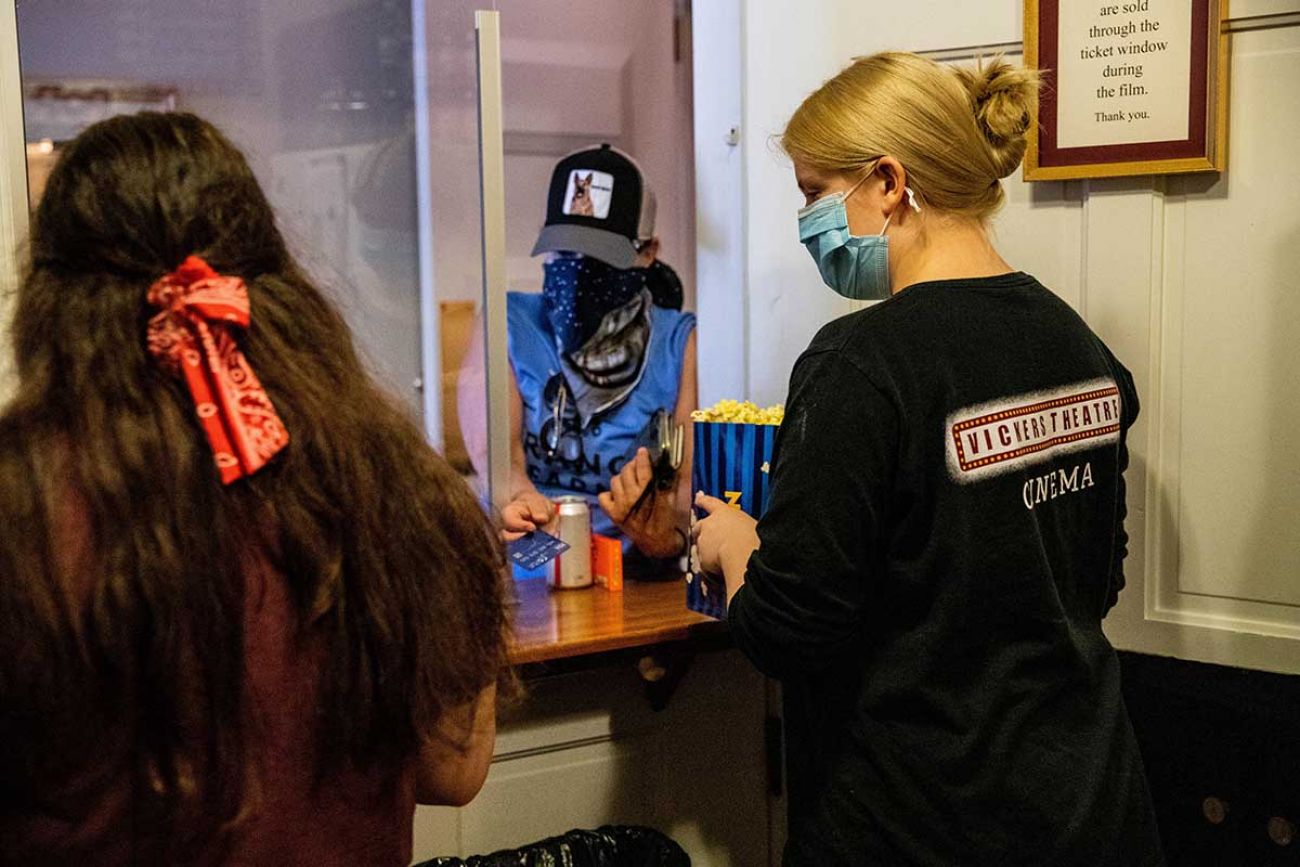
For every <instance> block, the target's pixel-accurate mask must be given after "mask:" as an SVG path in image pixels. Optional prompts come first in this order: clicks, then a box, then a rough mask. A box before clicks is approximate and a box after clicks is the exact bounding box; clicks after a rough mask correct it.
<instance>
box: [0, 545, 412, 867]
mask: <svg viewBox="0 0 1300 867" xmlns="http://www.w3.org/2000/svg"><path fill="white" fill-rule="evenodd" d="M246 576H247V577H246V579H245V580H246V588H245V589H246V592H245V608H244V642H245V647H244V652H245V673H246V678H247V680H246V692H245V707H246V708H247V711H246V712H247V713H248V714H249V717H248V719H249V724H248V725H246V726H245V738H246V739H247V741H246V742H247V745H248V747H249V749H250V752H251V753H252V754H254V755H256V756H258V757H259V761H258V762H256V763H254V767H255V768H256V769H257V770H256V771H255V773H257V774H258V776H259V779H258V782H259V784H260V786H259V788H260V797H259V798H257V799H256V800H254V801H253V802H252V803H251V804H249V809H250V812H249V814H248V815H247V816H246V818H245V819H244V820H243V821H242V822H241V823H240V824H239V825H238V827H237V828H236V830H235V831H234V832H233V834H232V836H231V838H230V840H229V841H227V842H228V845H227V847H226V848H224V849H220V848H218V847H216V846H215V845H214V846H213V847H212V848H211V850H210V851H209V852H207V853H205V855H204V856H202V857H200V858H199V859H198V861H199V863H203V864H229V865H241V867H255V865H256V867H260V865H268V867H270V865H276V867H282V865H288V864H310V865H312V867H333V865H339V867H344V865H346V867H356V865H367V867H371V865H375V867H383V865H394V867H396V865H403V867H404V865H407V864H409V863H410V860H411V833H412V820H413V816H414V812H415V774H414V764H413V763H408V764H407V765H406V767H405V768H404V769H403V770H402V771H401V772H400V773H398V774H396V775H394V774H386V775H380V774H362V773H357V772H343V773H339V774H335V775H333V776H330V777H327V778H325V779H324V780H321V781H320V782H319V783H317V782H316V780H315V767H316V736H315V726H314V718H315V708H316V699H317V691H318V690H317V682H318V675H317V672H318V666H319V661H320V659H321V654H322V650H323V644H322V642H321V641H320V640H319V638H318V637H313V636H312V634H311V632H310V627H308V634H307V635H305V636H303V637H302V640H301V641H300V640H299V637H298V636H297V635H296V634H295V633H296V632H297V630H296V629H295V623H296V616H295V613H294V611H293V608H292V605H291V602H290V599H289V595H288V592H287V587H286V582H285V580H284V578H283V576H281V575H279V574H277V573H276V572H275V571H274V570H273V569H271V568H270V567H268V566H266V565H265V564H264V563H263V562H261V561H258V562H255V563H254V564H252V565H251V567H250V568H248V569H246ZM105 740H106V745H105V748H104V750H103V753H102V755H103V756H105V765H106V767H102V768H93V769H92V768H88V769H87V773H86V775H85V779H84V780H81V781H79V783H78V785H77V787H76V788H77V789H78V790H79V791H78V792H77V794H76V795H75V796H73V795H68V796H67V797H66V798H65V799H62V800H60V801H59V802H58V803H55V804H49V803H45V804H34V803H26V804H24V803H21V802H20V803H18V804H16V805H15V804H13V803H10V804H6V805H4V807H3V810H0V864H6V865H7V864H14V865H17V864H22V865H62V864H67V865H72V864H76V865H128V864H132V865H134V864H142V863H155V862H156V858H154V857H151V856H150V855H149V854H148V853H149V852H151V851H153V852H156V848H155V847H157V846H158V844H159V840H158V836H157V829H148V828H144V827H140V825H139V824H138V822H137V821H133V819H134V817H133V797H132V791H131V786H132V782H131V775H130V771H129V763H127V762H126V761H124V757H125V756H124V754H125V750H122V749H114V745H113V744H112V743H111V741H112V740H113V739H112V738H106V739H105ZM118 743H120V744H129V743H130V738H129V736H128V735H127V734H125V733H124V734H123V736H122V737H121V738H120V739H119V741H118ZM109 757H116V758H109ZM114 768H119V769H120V772H115V771H114ZM96 778H98V780H97V779H96ZM67 788H69V789H70V788H71V787H67ZM69 817H72V818H69ZM151 830H152V831H153V833H151Z"/></svg>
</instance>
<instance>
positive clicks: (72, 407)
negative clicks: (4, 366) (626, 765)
mask: <svg viewBox="0 0 1300 867" xmlns="http://www.w3.org/2000/svg"><path fill="white" fill-rule="evenodd" d="M275 223H276V220H275V215H274V214H273V213H272V211H271V208H270V206H269V205H268V204H267V201H266V197H265V196H264V194H263V192H262V189H261V188H260V187H259V185H258V183H257V181H256V180H255V179H254V177H253V174H252V172H251V171H250V170H249V167H248V164H247V163H246V162H245V160H244V157H243V156H242V155H241V154H240V153H239V151H238V150H236V149H235V147H234V146H233V145H231V144H230V142H229V141H227V140H226V139H225V138H224V137H223V136H222V135H221V134H220V133H218V132H217V131H216V130H215V129H214V128H213V127H212V126H211V125H209V124H208V123H206V122H205V121H202V120H200V119H199V118H196V117H194V116H193V115H187V114H139V115H134V116H122V117H115V118H112V119H110V120H106V121H103V122H102V123H99V124H96V125H95V126H92V127H90V128H89V129H88V130H86V131H85V132H84V133H82V134H81V135H79V136H78V137H77V138H76V139H74V140H73V141H72V142H71V143H70V144H69V145H68V146H67V148H66V150H65V152H64V153H63V155H62V157H61V159H60V161H59V163H58V165H57V167H56V168H55V169H54V172H53V174H52V175H51V176H50V180H49V186H48V187H47V188H46V191H45V195H44V197H43V198H42V200H41V203H40V207H39V208H38V209H37V211H36V214H35V217H34V219H33V224H32V235H31V264H30V267H29V270H28V271H27V273H26V275H25V276H24V279H23V281H22V285H21V286H20V287H19V290H18V293H17V299H16V300H17V305H16V310H15V316H14V320H13V346H14V348H15V356H16V361H17V371H18V383H17V386H18V387H17V395H16V397H14V399H13V401H12V403H10V404H9V406H8V407H7V408H6V409H5V411H4V412H3V414H2V415H0V526H3V528H4V530H3V532H2V533H0V803H3V807H2V808H0V840H3V841H4V843H3V854H0V861H3V862H4V863H6V864H8V863H13V864H96V865H119V864H120V865H126V864H218V863H221V864H227V863H228V864H320V865H353V864H368V865H371V864H373V865H391V867H399V865H406V864H408V863H410V859H411V851H412V821H413V815H414V810H415V803H416V802H417V801H419V802H422V803H441V804H464V803H465V802H467V801H468V800H469V799H470V798H472V797H473V796H474V794H475V793H476V792H477V791H478V789H479V787H480V786H481V785H482V783H483V779H484V776H485V775H486V773H487V768H488V764H489V763H490V761H491V757H492V745H493V741H494V736H495V702H494V694H495V690H496V686H495V685H496V683H497V680H498V677H499V676H500V675H501V673H502V672H503V670H504V666H505V664H506V656H505V637H504V629H505V611H504V602H503V585H502V582H501V580H500V570H501V565H502V564H503V563H504V558H503V557H502V556H501V553H500V551H499V543H498V542H497V540H496V539H495V533H494V530H493V528H492V527H491V526H490V525H489V523H488V521H487V520H486V519H485V518H484V515H483V512H482V510H481V508H480V507H479V505H478V503H477V501H476V499H475V497H474V495H473V493H472V492H471V491H470V490H469V489H468V487H467V486H466V485H465V483H464V482H463V481H462V480H461V479H460V478H459V476H457V475H456V473H455V472H453V471H452V470H451V469H450V468H449V467H448V466H447V465H446V464H445V463H444V462H443V461H442V459H441V458H440V457H438V455H437V454H435V453H434V452H433V450H432V449H430V448H429V447H428V445H427V443H426V441H425V439H424V436H423V433H422V432H421V431H420V429H419V428H418V427H417V426H416V425H415V424H413V423H412V422H411V421H410V420H409V419H408V418H407V416H406V413H405V412H404V411H402V409H401V408H400V407H399V405H398V402H397V401H396V400H395V399H394V398H393V397H391V396H389V395H386V394H383V393H382V392H381V390H380V388H379V387H378V386H377V385H376V383H375V382H374V380H373V379H371V377H370V376H369V375H368V374H367V373H366V372H365V369H364V368H363V366H362V365H361V363H360V361H359V360H358V357H357V353H356V351H355V349H354V346H353V341H352V338H351V335H350V334H349V333H348V329H347V326H346V325H345V324H344V322H343V319H342V317H341V316H340V315H339V313H338V311H337V310H336V309H335V308H334V306H333V305H332V304H331V303H330V302H329V301H328V300H326V298H325V296H324V295H323V294H322V293H321V292H320V291H319V290H318V289H317V287H316V286H315V285H314V284H313V283H312V281H311V279H310V278H309V277H308V276H307V275H306V272H305V271H304V270H303V269H302V268H301V267H300V266H299V265H298V263H296V262H295V261H294V260H293V258H292V257H291V256H290V254H289V252H288V250H287V249H286V247H285V243H284V239H283V237H282V236H281V235H280V232H279V231H278V230H277V229H276V225H275Z"/></svg>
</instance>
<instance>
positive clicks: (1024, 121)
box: [957, 57, 1039, 178]
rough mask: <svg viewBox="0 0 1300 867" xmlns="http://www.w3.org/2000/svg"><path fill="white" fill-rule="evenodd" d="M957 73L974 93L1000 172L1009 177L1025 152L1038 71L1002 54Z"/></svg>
mask: <svg viewBox="0 0 1300 867" xmlns="http://www.w3.org/2000/svg"><path fill="white" fill-rule="evenodd" d="M957 77H958V79H959V80H960V81H961V83H962V85H963V86H964V87H965V88H966V92H967V93H968V94H969V95H970V100H971V107H972V108H973V109H974V112H975V120H976V122H977V123H978V124H979V128H980V132H982V133H983V134H984V138H985V139H986V140H987V141H988V144H989V152H990V154H991V156H992V158H993V165H994V167H995V168H996V170H997V176H998V177H1000V178H1005V177H1006V176H1007V175H1009V174H1011V173H1012V172H1014V171H1015V170H1016V166H1018V165H1020V161H1021V159H1023V158H1024V156H1025V146H1026V142H1025V133H1026V131H1028V129H1029V118H1030V116H1031V113H1030V109H1031V108H1032V106H1033V101H1034V100H1035V99H1036V98H1037V96H1038V85H1039V77H1038V73H1037V72H1036V71H1035V70H1032V69H1026V68H1024V67H1022V66H1013V65H1011V64H1010V63H1008V62H1007V61H1005V60H1003V59H1002V58H1000V57H999V58H996V59H995V60H993V61H991V62H989V63H988V64H986V65H982V66H981V67H980V68H978V69H958V70H957Z"/></svg>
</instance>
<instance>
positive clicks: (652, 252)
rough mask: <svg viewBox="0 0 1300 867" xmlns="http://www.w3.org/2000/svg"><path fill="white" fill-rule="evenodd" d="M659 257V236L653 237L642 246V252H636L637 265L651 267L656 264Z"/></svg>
mask: <svg viewBox="0 0 1300 867" xmlns="http://www.w3.org/2000/svg"><path fill="white" fill-rule="evenodd" d="M658 258H659V236H658V235H656V236H655V237H653V238H651V239H650V240H649V241H647V242H646V244H645V246H644V247H642V248H641V252H640V253H637V254H636V267H638V268H649V267H650V266H651V265H652V264H654V260H655V259H658Z"/></svg>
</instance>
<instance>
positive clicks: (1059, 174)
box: [1024, 0, 1229, 181]
mask: <svg viewBox="0 0 1300 867" xmlns="http://www.w3.org/2000/svg"><path fill="white" fill-rule="evenodd" d="M1073 2H1078V0H1073ZM1188 2H1190V3H1191V5H1192V15H1193V18H1192V57H1191V64H1190V67H1191V71H1190V75H1191V80H1190V82H1189V85H1190V86H1189V92H1190V94H1191V98H1190V100H1189V106H1188V129H1189V134H1188V138H1187V139H1186V140H1181V141H1152V142H1122V143H1115V144H1106V143H1101V144H1091V145H1088V146H1086V147H1073V148H1070V147H1066V148H1061V147H1057V146H1056V141H1057V137H1056V133H1057V128H1056V122H1057V117H1058V113H1057V105H1056V96H1057V94H1058V93H1059V92H1060V87H1059V86H1058V84H1059V83H1058V81H1057V74H1058V72H1057V69H1056V68H1055V67H1056V65H1057V64H1056V58H1057V51H1058V47H1059V39H1058V32H1059V30H1058V28H1059V7H1060V3H1061V0H1025V10H1024V11H1025V15H1024V20H1025V43H1024V45H1025V55H1024V57H1025V65H1026V66H1028V67H1031V68H1034V69H1040V70H1042V72H1043V79H1044V87H1043V90H1042V92H1041V94H1040V97H1039V99H1038V100H1037V101H1036V102H1035V104H1034V106H1033V110H1032V114H1031V118H1030V125H1029V142H1028V148H1027V150H1026V153H1025V162H1024V179H1025V180H1026V181H1058V180H1068V179H1075V178H1104V177H1123V176H1132V175H1164V174H1183V173H1191V172H1220V171H1223V170H1224V169H1225V168H1226V167H1227V163H1228V71H1229V38H1228V34H1227V32H1226V30H1225V28H1224V26H1223V25H1224V21H1225V20H1226V19H1227V11H1228V0H1188ZM1139 5H1141V6H1142V8H1143V9H1145V5H1146V4H1140V0H1139V2H1136V3H1135V2H1133V0H1113V5H1112V6H1111V7H1110V8H1111V9H1121V8H1123V9H1129V8H1133V7H1137V6H1139Z"/></svg>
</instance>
